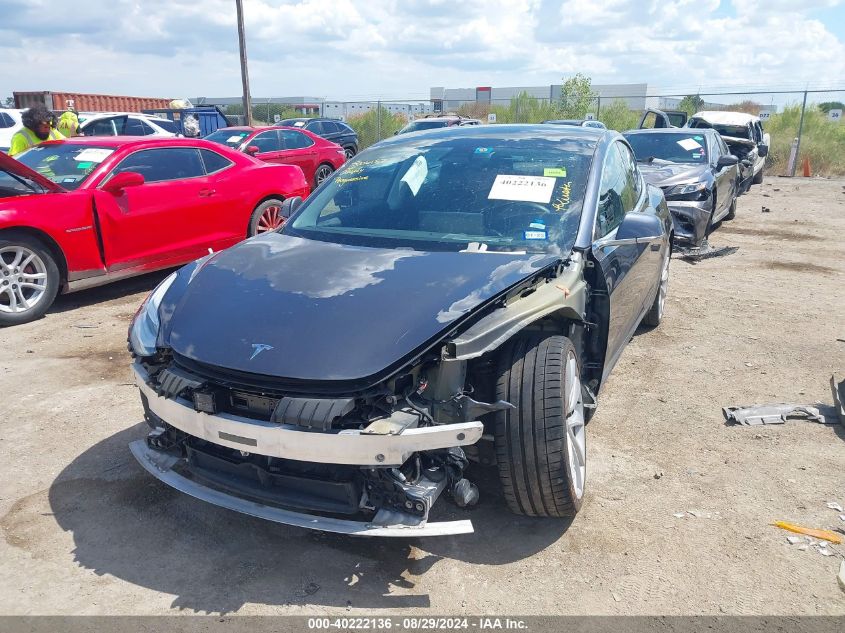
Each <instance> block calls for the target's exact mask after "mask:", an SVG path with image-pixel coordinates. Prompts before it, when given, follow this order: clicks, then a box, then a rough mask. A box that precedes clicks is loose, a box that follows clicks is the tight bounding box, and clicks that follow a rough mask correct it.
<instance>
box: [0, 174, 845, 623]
mask: <svg viewBox="0 0 845 633" xmlns="http://www.w3.org/2000/svg"><path fill="white" fill-rule="evenodd" d="M762 206H766V207H769V208H770V209H771V212H770V213H761V207H762ZM843 234H845V181H807V180H801V179H794V180H789V179H779V178H767V180H766V183H765V184H764V185H763V186H762V187H754V189H753V193H750V194H748V195H746V196H744V197H743V198H741V200H740V203H739V210H738V215H737V219H736V220H734V221H733V222H725V223H724V225H723V226H721V227H720V228H719V229H718V230H717V231H716V233H715V234H714V235H713V237H712V238H711V243H713V244H714V246H717V247H718V246H737V247H739V250H738V251H737V252H736V253H734V254H732V255H729V256H726V257H721V258H714V259H708V260H705V261H701V262H699V263H698V264H695V265H693V264H690V263H687V262H685V261H683V260H675V261H673V264H672V268H671V282H670V290H669V302H668V307H667V316H666V320H665V321H664V323H663V325H662V326H661V327H660V328H658V329H656V330H654V331H643V332H640V333H638V334H637V336H635V337H634V339H633V341H632V342H631V344H630V345H629V346H628V349H627V350H626V352H625V354H624V355H623V357H622V360H621V361H620V363H619V365H618V366H617V368H616V370H615V372H614V374H613V377H612V378H611V380H610V381H609V383H608V384H607V385H606V387H605V390H604V391H603V393H602V397H601V401H600V406H599V411H598V414H597V415H596V417H595V418H594V420H593V421H592V422H591V423H590V424H589V426H588V429H587V434H588V446H589V448H588V451H589V469H588V492H587V499H586V502H585V504H584V508H583V510H582V511H581V513H580V514H579V516H578V517H577V518H576V519H575V520H574V521H573V522H571V523H564V524H561V523H559V522H551V521H540V520H536V521H535V520H526V519H520V518H517V517H515V516H513V515H511V514H509V513H508V512H507V511H506V509H505V508H504V504H503V501H502V500H501V498H500V497H499V496H498V492H497V489H496V483H495V477H494V476H491V473H487V472H485V471H480V472H479V471H476V473H475V477H476V479H478V480H479V482H480V485H481V487H482V502H481V505H480V506H479V507H477V508H475V509H474V510H472V511H471V513H470V514H471V518H472V519H473V521H474V523H475V526H476V533H475V534H474V535H467V536H459V537H446V538H439V539H427V540H425V539H418V540H369V539H350V538H344V537H338V536H332V535H325V534H321V533H316V532H308V531H305V530H300V529H295V528H289V527H285V526H279V525H274V524H270V523H266V522H263V521H260V520H257V519H251V518H249V517H245V516H240V515H237V514H234V513H231V512H228V511H226V510H222V509H218V508H215V507H212V506H209V505H206V504H203V503H201V502H199V501H194V500H192V499H190V498H188V497H186V496H184V495H182V494H180V493H177V492H174V491H172V490H170V489H168V488H166V487H165V486H164V485H162V484H160V483H158V482H157V481H155V480H154V479H153V478H152V477H150V476H148V475H147V474H146V473H145V472H144V471H142V469H141V468H140V466H138V465H137V464H136V463H135V461H134V459H133V458H132V457H131V455H130V454H129V451H128V449H127V446H126V445H127V443H128V442H129V441H130V440H132V439H135V438H140V437H142V436H143V434H144V433H145V430H144V429H145V428H146V427H144V426H142V425H141V424H140V421H141V407H140V403H139V400H138V396H137V393H136V390H135V388H134V387H133V386H132V385H131V384H129V381H130V377H129V370H128V360H129V358H128V354H127V352H126V328H127V325H128V322H129V319H130V318H131V317H132V315H133V313H134V311H135V309H136V308H137V306H138V305H139V303H140V301H141V300H142V298H143V297H144V295H145V293H146V292H148V291H149V290H150V289H151V288H152V287H153V286H154V285H155V283H156V282H157V281H158V280H159V279H161V278H162V277H163V275H161V274H159V275H152V276H147V277H144V278H140V279H136V280H133V281H130V282H126V283H122V284H117V285H114V286H111V287H108V288H104V289H99V290H95V291H89V292H85V293H82V294H78V295H72V296H68V297H63V298H61V299H60V300H59V301H58V303H57V304H56V306H55V307H54V308H53V309H52V311H51V312H50V313H49V314H48V315H47V317H46V318H44V319H42V320H41V321H39V322H36V323H31V324H29V325H25V326H20V327H16V328H12V329H6V330H0V349H2V358H0V395H1V396H2V397H0V460H2V464H3V468H2V472H3V477H2V478H0V517H2V518H0V529H2V535H3V539H2V540H0V612H2V613H4V614H66V613H82V614H123V613H132V614H163V613H175V612H177V611H181V612H185V613H194V612H202V613H233V612H237V613H242V614H269V613H273V614H302V613H318V612H319V613H322V612H342V613H349V614H355V613H361V614H363V613H368V614H375V613H380V612H381V613H386V611H385V610H392V611H400V610H401V611H406V610H413V611H416V612H418V613H425V612H428V613H433V614H455V613H467V614H479V613H491V612H496V613H501V614H587V613H602V614H654V613H667V614H700V613H709V614H719V613H730V614H752V613H767V614H840V615H841V614H845V593H843V592H842V591H841V590H840V589H839V588H838V587H837V583H836V570H837V569H838V567H839V562H840V560H841V559H842V557H843V555H845V546H838V547H837V546H833V547H831V548H830V550H831V551H833V552H834V553H835V554H834V555H833V556H830V557H825V556H822V555H821V554H820V553H819V552H818V551H816V550H814V549H813V548H810V549H808V550H806V551H802V550H800V549H799V548H798V545H790V544H788V543H787V540H786V536H787V533H786V532H783V531H781V530H778V529H776V528H774V527H771V526H770V525H769V523H770V522H771V521H773V520H776V519H784V520H788V521H793V522H796V523H800V524H804V525H809V526H815V527H823V528H837V527H838V528H840V529H842V528H845V522H842V521H840V520H839V519H838V518H837V515H838V514H839V513H838V512H835V511H833V510H830V509H828V508H827V507H826V503H827V502H828V501H838V502H839V503H840V504H843V505H845V429H843V427H841V426H839V425H832V426H822V425H819V424H815V423H808V422H800V421H794V422H790V423H788V424H786V425H783V426H766V427H727V426H725V424H724V421H723V420H722V417H721V414H720V408H721V407H722V406H724V405H732V404H740V405H742V404H752V403H755V402H778V401H781V402H793V401H795V402H806V403H813V402H816V401H820V402H824V403H828V404H829V403H831V394H830V391H829V388H828V379H829V378H830V375H831V373H833V372H834V371H842V370H843V369H845V362H843V361H845V342H843V341H842V340H841V339H845V321H843V316H845V240H843V238H842V236H843ZM838 339H839V340H838ZM659 473H662V476H660V477H659V478H656V476H655V475H657V474H659ZM439 503H440V506H441V509H442V510H445V513H446V514H447V515H450V516H459V514H460V513H459V512H458V511H457V510H455V509H453V508H452V506H451V505H450V502H449V501H448V500H446V499H443V500H441V501H440V502H439ZM690 510H692V511H695V513H696V514H698V515H699V516H697V517H696V516H693V515H692V514H689V513H687V511H690ZM682 512H684V513H686V514H685V515H684V516H683V517H680V518H679V517H676V516H674V514H675V513H682Z"/></svg>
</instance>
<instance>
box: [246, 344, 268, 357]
mask: <svg viewBox="0 0 845 633" xmlns="http://www.w3.org/2000/svg"><path fill="white" fill-rule="evenodd" d="M268 349H273V346H272V345H265V344H264V343H253V344H252V356H250V357H249V360H252V359H253V358H255V357H256V356H258V355H259V354H260V353H261V352H264V351H267V350H268Z"/></svg>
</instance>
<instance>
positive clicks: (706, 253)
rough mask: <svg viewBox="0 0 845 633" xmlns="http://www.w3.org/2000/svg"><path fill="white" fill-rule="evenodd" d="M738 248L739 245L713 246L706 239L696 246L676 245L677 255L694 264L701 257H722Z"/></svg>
mask: <svg viewBox="0 0 845 633" xmlns="http://www.w3.org/2000/svg"><path fill="white" fill-rule="evenodd" d="M738 250H739V246H722V247H720V248H713V247H712V246H710V242H708V241H707V240H706V239H705V240H704V242H702V243H701V246H698V247H691V248H685V247H678V248H677V253H678V255H677V256H678V257H679V258H681V259H683V260H684V261H686V262H688V263H690V264H695V263H697V262H699V261H701V260H702V259H710V258H712V257H724V256H725V255H733V254H734V253H736V252H737V251H738Z"/></svg>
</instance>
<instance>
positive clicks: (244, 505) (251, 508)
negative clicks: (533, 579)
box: [129, 440, 474, 537]
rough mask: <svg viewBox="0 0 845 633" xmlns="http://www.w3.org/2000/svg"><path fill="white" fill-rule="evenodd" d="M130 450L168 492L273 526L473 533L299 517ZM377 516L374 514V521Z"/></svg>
mask: <svg viewBox="0 0 845 633" xmlns="http://www.w3.org/2000/svg"><path fill="white" fill-rule="evenodd" d="M129 450H131V451H132V454H133V455H134V456H135V459H137V460H138V462H139V463H140V464H141V466H143V467H144V469H146V471H147V472H149V473H150V474H151V475H153V477H155V478H156V479H159V480H160V481H162V482H163V483H165V484H167V485H168V486H170V487H171V488H175V489H176V490H178V491H180V492H184V493H185V494H186V495H189V496H191V497H194V498H195V499H199V500H200V501H205V502H207V503H211V504H213V505H216V506H220V507H221V508H227V509H228V510H234V511H235V512H241V513H243V514H248V515H250V516H254V517H258V518H260V519H265V520H267V521H273V522H275V523H283V524H285V525H294V526H297V527H302V528H308V529H312V530H323V531H324V532H336V533H338V534H349V535H352V536H400V537H418V536H447V535H450V534H471V533H472V532H473V531H474V530H473V527H472V522H471V521H442V522H436V523H423V524H417V525H408V524H402V523H390V522H385V523H375V522H371V523H366V522H363V521H348V520H345V519H333V518H330V517H321V516H314V515H310V514H302V513H300V512H292V511H290V510H284V509H282V508H275V507H273V506H266V505H263V504H261V503H255V502H254V501H248V500H246V499H241V498H240V497H235V496H232V495H230V494H226V493H224V492H220V491H219V490H215V489H213V488H209V487H207V486H203V485H201V484H199V483H197V482H195V481H193V480H191V479H188V478H187V477H183V476H182V475H180V474H179V473H177V472H175V471H173V470H172V469H173V466H175V465H176V464H177V463H178V462H179V461H181V459H180V458H177V457H173V456H171V455H168V454H167V453H163V452H161V451H154V450H152V449H150V448H149V447H148V446H147V443H146V442H145V441H144V440H136V441H134V442H131V443H130V444H129ZM378 516H379V515H378V514H377V515H376V518H378ZM403 516H405V515H403ZM374 521H375V519H374Z"/></svg>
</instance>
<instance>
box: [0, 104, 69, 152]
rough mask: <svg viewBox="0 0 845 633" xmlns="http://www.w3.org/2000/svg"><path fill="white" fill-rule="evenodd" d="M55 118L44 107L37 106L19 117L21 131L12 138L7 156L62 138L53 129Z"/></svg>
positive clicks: (59, 133) (61, 135) (62, 136)
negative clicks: (43, 142)
mask: <svg viewBox="0 0 845 633" xmlns="http://www.w3.org/2000/svg"><path fill="white" fill-rule="evenodd" d="M55 120H56V117H55V116H54V115H53V113H52V112H50V111H49V110H48V109H47V108H46V107H45V106H43V105H37V106H33V107H31V108H30V109H29V110H27V111H26V112H24V113H23V114H22V115H21V123H23V129H21V130H19V131H18V132H16V133H15V135H14V136H12V143H11V146H10V147H9V156H14V155H15V154H20V153H21V152H23V151H25V150H28V149H29V148H30V147H33V146H35V145H38V144H39V143H41V142H42V141H47V140H50V141H54V140H60V139H63V138H64V135H63V134H62V133H61V132H59V131H58V130H55V129H53V123H54V122H55Z"/></svg>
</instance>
